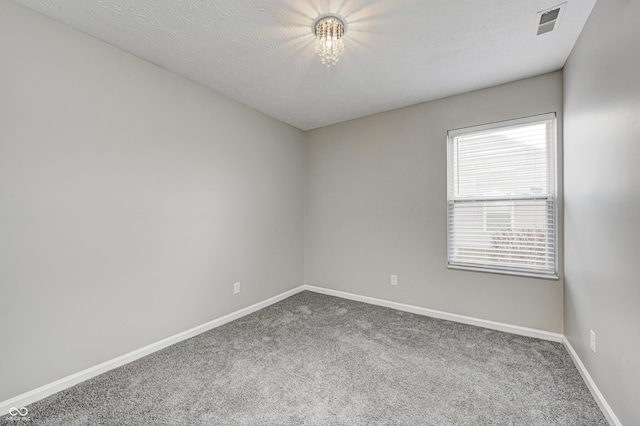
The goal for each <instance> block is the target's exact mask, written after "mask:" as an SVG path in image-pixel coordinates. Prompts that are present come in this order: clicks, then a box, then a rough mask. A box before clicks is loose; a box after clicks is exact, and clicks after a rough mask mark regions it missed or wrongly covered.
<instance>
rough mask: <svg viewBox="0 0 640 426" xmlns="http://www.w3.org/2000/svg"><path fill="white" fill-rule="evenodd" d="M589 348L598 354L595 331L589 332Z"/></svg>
mask: <svg viewBox="0 0 640 426" xmlns="http://www.w3.org/2000/svg"><path fill="white" fill-rule="evenodd" d="M589 346H591V350H592V351H593V353H594V354H595V353H596V333H595V332H594V331H593V330H589Z"/></svg>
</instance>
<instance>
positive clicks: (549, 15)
mask: <svg viewBox="0 0 640 426" xmlns="http://www.w3.org/2000/svg"><path fill="white" fill-rule="evenodd" d="M566 5H567V4H566V3H562V4H559V5H558V6H554V7H552V8H549V9H546V10H543V11H541V12H538V14H537V15H536V35H542V34H546V33H550V32H551V31H555V30H557V29H558V25H559V24H560V18H562V13H563V12H564V7H565V6H566Z"/></svg>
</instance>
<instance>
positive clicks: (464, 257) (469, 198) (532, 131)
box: [447, 114, 557, 277]
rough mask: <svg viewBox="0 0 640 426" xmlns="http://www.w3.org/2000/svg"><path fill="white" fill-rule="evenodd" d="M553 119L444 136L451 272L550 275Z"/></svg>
mask: <svg viewBox="0 0 640 426" xmlns="http://www.w3.org/2000/svg"><path fill="white" fill-rule="evenodd" d="M555 153H556V118H555V114H546V115H542V116H535V117H527V118H523V119H518V120H511V121H508V122H501V123H494V124H490V125H484V126H477V127H472V128H466V129H458V130H452V131H449V132H448V164H447V171H448V181H447V186H448V232H449V235H448V237H449V248H448V249H449V256H448V258H449V267H452V268H463V269H476V270H486V271H494V272H503V273H513V274H522V275H535V276H543V277H555V276H556V273H557V272H556V269H557V267H556V264H557V260H556V258H557V256H556V240H557V237H556V234H557V229H556V216H557V214H556V159H555Z"/></svg>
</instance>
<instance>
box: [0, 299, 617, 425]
mask: <svg viewBox="0 0 640 426" xmlns="http://www.w3.org/2000/svg"><path fill="white" fill-rule="evenodd" d="M27 408H28V409H29V414H28V417H29V419H28V420H29V424H32V425H65V426H69V425H380V424H382V425H438V426H444V425H527V426H531V425H545V426H546V425H563V426H567V425H607V424H608V423H607V421H606V420H605V418H604V416H603V415H602V413H601V411H600V410H599V409H598V407H597V405H596V403H595V401H594V400H593V398H592V396H591V394H590V393H589V390H588V389H587V387H586V385H585V384H584V382H583V381H582V379H581V377H580V375H579V373H578V371H577V370H576V368H575V366H574V365H573V363H572V361H571V359H570V357H569V355H568V353H567V352H566V350H565V349H564V347H563V346H562V345H561V344H559V343H552V342H548V341H544V340H538V339H532V338H527V337H521V336H516V335H512V334H507V333H502V332H497V331H491V330H486V329H483V328H478V327H473V326H468V325H462V324H457V323H453V322H448V321H442V320H437V319H433V318H428V317H423V316H419V315H414V314H410V313H406V312H400V311H396V310H393V309H387V308H382V307H378V306H372V305H367V304H364V303H359V302H353V301H348V300H344V299H339V298H335V297H330V296H325V295H320V294H316V293H311V292H303V293H299V294H297V295H294V296H292V297H290V298H288V299H286V300H284V301H282V302H279V303H277V304H275V305H272V306H270V307H268V308H265V309H263V310H261V311H258V312H256V313H254V314H251V315H248V316H246V317H244V318H241V319H239V320H236V321H234V322H231V323H228V324H226V325H224V326H222V327H219V328H216V329H214V330H211V331H209V332H206V333H203V334H201V335H199V336H196V337H194V338H191V339H189V340H185V341H184V342H181V343H178V344H176V345H173V346H170V347H168V348H166V349H164V350H162V351H159V352H156V353H154V354H152V355H149V356H147V357H144V358H141V359H139V360H137V361H135V362H132V363H130V364H128V365H125V366H123V367H120V368H118V369H115V370H112V371H110V372H107V373H105V374H102V375H100V376H97V377H95V378H93V379H91V380H88V381H86V382H83V383H81V384H79V385H77V386H74V387H72V388H70V389H67V390H65V391H63V392H59V393H57V394H55V395H52V396H50V397H48V398H45V399H43V400H41V401H38V402H36V403H34V404H32V405H30V406H28V407H27ZM0 424H3V425H4V424H7V425H9V424H11V425H16V424H26V423H25V422H18V421H16V420H15V419H11V418H9V416H2V417H1V418H0Z"/></svg>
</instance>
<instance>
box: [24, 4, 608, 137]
mask: <svg viewBox="0 0 640 426" xmlns="http://www.w3.org/2000/svg"><path fill="white" fill-rule="evenodd" d="M17 1H18V2H19V3H21V4H24V5H26V6H28V7H30V8H32V9H35V10H37V11H39V12H41V13H43V14H45V15H47V16H50V17H52V18H54V19H56V20H58V21H61V22H63V23H66V24H68V25H71V26H73V27H75V28H77V29H79V30H81V31H83V32H85V33H87V34H90V35H92V36H94V37H96V38H98V39H100V40H103V41H105V42H107V43H109V44H112V45H114V46H116V47H119V48H121V49H123V50H125V51H127V52H130V53H132V54H134V55H136V56H139V57H141V58H143V59H146V60H147V61H149V62H152V63H154V64H157V65H159V66H161V67H163V68H165V69H167V70H170V71H173V72H175V73H177V74H179V75H182V76H184V77H186V78H188V79H190V80H193V81H195V82H197V83H200V84H202V85H204V86H207V87H210V88H211V89H213V90H215V91H217V92H219V93H222V94H224V95H226V96H228V97H230V98H232V99H235V100H237V101H239V102H241V103H243V104H246V105H248V106H250V107H252V108H254V109H256V110H258V111H262V112H263V113H265V114H268V115H270V116H272V117H275V118H277V119H279V120H281V121H284V122H286V123H289V124H291V125H293V126H295V127H298V128H300V129H303V130H309V129H313V128H317V127H322V126H326V125H329V124H334V123H338V122H341V121H346V120H349V119H353V118H357V117H362V116H366V115H370V114H374V113H378V112H383V111H388V110H392V109H396V108H400V107H403V106H408V105H413V104H417V103H420V102H425V101H429V100H433V99H438V98H442V97H446V96H450V95H455V94H459V93H464V92H468V91H471V90H476V89H481V88H485V87H489V86H493V85H496V84H501V83H506V82H509V81H514V80H518V79H521V78H525V77H531V76H534V75H538V74H542V73H546V72H550V71H554V70H557V69H560V68H562V66H563V65H564V63H565V61H566V59H567V56H568V55H569V53H570V52H571V49H572V48H573V45H574V44H575V42H576V40H577V38H578V35H579V34H580V31H581V30H582V28H583V26H584V24H585V22H586V20H587V18H588V16H589V14H590V12H591V10H592V8H593V6H594V5H595V2H596V0H568V2H567V4H566V7H565V10H564V14H563V16H562V19H561V21H560V22H559V25H558V27H557V30H556V31H553V32H551V33H548V34H544V35H541V36H536V35H535V30H536V26H537V22H536V14H537V12H539V11H541V10H545V9H548V8H550V7H553V6H556V5H558V4H560V3H562V2H563V0H483V1H478V0H393V1H392V0H324V1H312V0H305V1H302V0H182V1H180V0H113V1H109V0H82V1H78V0H17ZM327 12H333V13H337V14H339V15H341V16H343V17H344V18H345V19H346V21H347V25H348V31H347V33H346V34H345V39H344V40H345V52H344V54H343V55H342V57H341V59H340V62H339V63H338V64H337V65H336V66H333V67H331V68H327V67H325V66H323V65H322V64H321V63H320V59H319V58H318V57H317V55H316V53H315V51H314V37H313V34H312V32H311V24H312V22H313V20H314V19H315V18H316V17H317V16H318V15H320V14H324V13H327Z"/></svg>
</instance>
